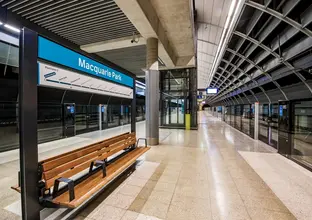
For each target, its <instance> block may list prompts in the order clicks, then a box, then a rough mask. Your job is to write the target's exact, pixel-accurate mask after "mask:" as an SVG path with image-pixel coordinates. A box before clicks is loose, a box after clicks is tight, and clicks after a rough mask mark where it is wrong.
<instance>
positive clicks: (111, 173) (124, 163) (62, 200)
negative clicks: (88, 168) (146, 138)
mask: <svg viewBox="0 0 312 220" xmlns="http://www.w3.org/2000/svg"><path fill="white" fill-rule="evenodd" d="M149 149H150V148H149V147H144V148H141V147H140V148H136V149H135V150H133V151H131V152H129V153H128V154H127V155H125V156H124V157H122V158H120V159H118V160H117V161H115V162H114V163H112V164H110V165H109V166H108V167H107V176H106V177H105V178H103V176H102V173H101V172H97V173H96V174H94V175H92V176H91V177H90V178H88V179H86V180H85V181H83V182H81V183H79V184H78V185H77V186H75V199H74V200H72V201H71V202H70V201H69V196H68V191H67V192H65V193H63V194H62V195H60V196H58V197H57V198H55V199H54V200H53V203H56V204H59V205H63V206H67V207H70V208H75V207H78V206H79V205H81V204H82V203H83V202H84V201H86V200H87V199H88V198H90V197H91V196H92V195H93V194H94V193H96V192H97V191H98V190H100V189H101V188H102V187H104V186H105V185H106V184H107V183H108V182H109V181H111V180H112V179H114V178H115V177H117V176H118V175H119V174H120V173H122V172H123V171H124V170H125V169H126V168H127V167H129V166H130V165H131V164H133V163H135V161H136V160H137V158H139V157H140V156H141V155H142V154H144V153H145V152H146V151H148V150H149Z"/></svg>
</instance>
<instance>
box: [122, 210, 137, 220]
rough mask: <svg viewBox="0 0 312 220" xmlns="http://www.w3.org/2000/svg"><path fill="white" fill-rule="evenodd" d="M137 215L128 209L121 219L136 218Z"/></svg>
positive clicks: (129, 219) (134, 219)
mask: <svg viewBox="0 0 312 220" xmlns="http://www.w3.org/2000/svg"><path fill="white" fill-rule="evenodd" d="M138 216H139V213H137V212H133V211H129V210H128V211H126V212H125V214H124V215H123V216H122V219H121V220H136V219H137V218H138Z"/></svg>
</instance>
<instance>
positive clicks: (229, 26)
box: [207, 0, 245, 86]
mask: <svg viewBox="0 0 312 220" xmlns="http://www.w3.org/2000/svg"><path fill="white" fill-rule="evenodd" d="M236 2H237V1H236V0H232V3H231V6H230V9H229V13H228V16H227V19H226V22H225V26H224V29H223V32H222V36H221V40H220V43H219V46H218V49H217V53H216V57H215V59H214V62H213V68H212V70H211V72H210V74H209V81H208V85H209V84H210V82H211V80H212V78H213V75H214V72H215V71H216V67H217V66H218V65H219V63H220V61H221V54H223V52H224V49H225V47H226V43H227V42H228V40H229V38H230V36H231V34H232V31H233V28H234V24H235V23H236V21H237V20H238V17H239V15H240V12H241V10H242V8H243V6H244V3H245V1H244V0H238V3H237V4H236ZM217 63H218V65H216V64H217ZM208 85H207V86H208Z"/></svg>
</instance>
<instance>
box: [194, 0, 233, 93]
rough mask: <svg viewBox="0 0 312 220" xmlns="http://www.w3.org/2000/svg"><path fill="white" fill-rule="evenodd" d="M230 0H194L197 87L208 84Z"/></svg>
mask: <svg viewBox="0 0 312 220" xmlns="http://www.w3.org/2000/svg"><path fill="white" fill-rule="evenodd" d="M230 4H231V0H195V8H196V11H197V21H196V23H197V36H198V41H197V65H198V88H199V89H203V88H206V87H207V86H208V80H209V75H210V74H211V68H212V63H213V62H214V59H215V54H216V52H217V49H218V45H219V43H220V39H221V35H222V31H223V27H224V25H225V21H226V16H227V14H228V10H229V6H230Z"/></svg>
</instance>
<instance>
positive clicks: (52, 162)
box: [42, 134, 133, 171]
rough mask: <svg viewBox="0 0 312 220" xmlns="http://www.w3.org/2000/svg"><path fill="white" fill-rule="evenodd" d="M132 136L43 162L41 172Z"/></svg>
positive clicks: (113, 139)
mask: <svg viewBox="0 0 312 220" xmlns="http://www.w3.org/2000/svg"><path fill="white" fill-rule="evenodd" d="M132 136H133V134H126V135H122V136H120V137H117V138H112V139H109V140H106V141H103V142H101V143H98V144H93V145H89V146H87V147H84V148H81V149H79V150H75V151H74V152H70V153H67V154H66V155H63V156H62V155H60V156H59V157H57V158H55V159H53V160H49V161H48V162H46V161H44V162H43V163H42V168H43V171H48V170H51V169H53V168H55V167H57V166H59V165H62V164H64V163H67V162H69V161H72V160H75V159H77V158H79V157H82V156H84V155H86V154H88V153H90V152H93V151H96V150H99V149H101V148H103V147H105V146H109V145H111V144H114V143H116V142H118V141H121V140H124V139H126V138H129V137H132Z"/></svg>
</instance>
